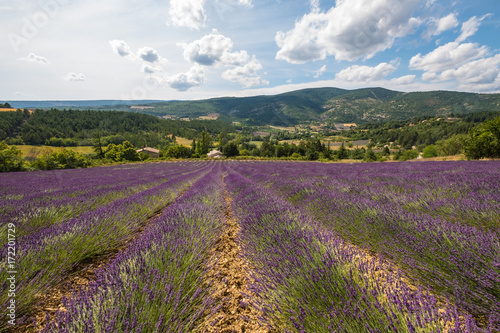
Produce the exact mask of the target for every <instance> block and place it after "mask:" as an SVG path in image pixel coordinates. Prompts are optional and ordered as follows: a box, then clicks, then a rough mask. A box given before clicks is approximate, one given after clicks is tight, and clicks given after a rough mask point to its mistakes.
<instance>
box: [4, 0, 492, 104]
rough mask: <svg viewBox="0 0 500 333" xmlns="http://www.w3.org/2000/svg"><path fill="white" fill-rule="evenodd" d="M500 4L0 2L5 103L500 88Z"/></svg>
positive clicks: (389, 0) (435, 0) (410, 0)
mask: <svg viewBox="0 0 500 333" xmlns="http://www.w3.org/2000/svg"><path fill="white" fill-rule="evenodd" d="M499 9H500V2H498V0H476V1H462V0H457V1H442V0H337V1H321V0H309V1H306V0H304V1H292V0H270V1H258V0H170V1H168V0H163V1H159V0H106V1H98V0H86V1H83V0H40V1H27V0H16V1H15V2H14V1H10V0H0V13H1V16H2V24H1V26H0V35H1V36H2V38H1V39H0V49H1V50H2V52H0V101H4V100H5V101H9V100H53V99H58V100H64V99H66V100H67V99H162V100H174V99H176V100H191V99H201V98H210V97H219V96H251V95H259V94H275V93H281V92H286V91H291V90H296V89H302V88H308V87H325V86H330V87H339V88H345V89H354V88H361V87H373V86H380V87H385V88H388V89H394V90H399V91H426V90H457V91H470V92H500V38H498V35H499V33H500V10H499Z"/></svg>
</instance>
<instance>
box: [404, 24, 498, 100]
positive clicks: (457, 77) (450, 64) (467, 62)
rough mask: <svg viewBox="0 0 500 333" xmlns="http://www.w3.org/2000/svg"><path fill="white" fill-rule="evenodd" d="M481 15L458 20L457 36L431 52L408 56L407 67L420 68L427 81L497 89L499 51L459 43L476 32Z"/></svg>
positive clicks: (468, 88) (488, 89)
mask: <svg viewBox="0 0 500 333" xmlns="http://www.w3.org/2000/svg"><path fill="white" fill-rule="evenodd" d="M489 15H490V14H488V15H485V16H483V17H481V18H477V17H475V16H474V17H472V18H471V19H469V20H468V21H466V22H464V23H463V24H462V28H461V33H460V36H459V37H458V38H457V39H456V40H455V41H454V42H450V43H448V44H445V45H443V46H440V47H438V48H436V49H435V50H433V51H432V52H430V53H428V54H426V55H421V54H420V53H419V54H417V55H416V56H414V57H413V58H411V60H410V69H416V70H422V71H423V72H424V73H423V74H422V79H423V80H424V81H429V82H446V81H455V82H456V83H457V84H458V87H459V89H463V90H468V91H491V90H498V89H500V54H497V55H494V56H491V54H490V50H489V49H488V47H487V46H480V45H479V44H477V43H463V41H464V40H466V39H467V38H469V37H470V36H473V35H475V34H476V32H477V30H478V29H479V26H480V23H481V21H482V20H484V19H485V18H486V17H488V16H489Z"/></svg>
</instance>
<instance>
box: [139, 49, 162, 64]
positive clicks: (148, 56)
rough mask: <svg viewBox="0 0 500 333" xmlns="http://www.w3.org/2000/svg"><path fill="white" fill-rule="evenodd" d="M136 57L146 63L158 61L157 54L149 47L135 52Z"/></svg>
mask: <svg viewBox="0 0 500 333" xmlns="http://www.w3.org/2000/svg"><path fill="white" fill-rule="evenodd" d="M137 56H138V57H139V58H141V59H142V60H144V61H146V62H151V63H153V62H157V61H158V60H160V56H159V54H158V52H157V51H156V50H155V49H153V48H150V47H143V48H141V49H139V50H138V51H137Z"/></svg>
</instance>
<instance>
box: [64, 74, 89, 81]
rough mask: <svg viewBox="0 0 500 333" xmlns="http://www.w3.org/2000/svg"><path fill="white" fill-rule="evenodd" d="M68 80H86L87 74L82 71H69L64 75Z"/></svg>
mask: <svg viewBox="0 0 500 333" xmlns="http://www.w3.org/2000/svg"><path fill="white" fill-rule="evenodd" d="M64 79H65V80H67V81H85V79H86V78H85V75H83V74H82V73H69V74H68V75H66V76H65V77H64Z"/></svg>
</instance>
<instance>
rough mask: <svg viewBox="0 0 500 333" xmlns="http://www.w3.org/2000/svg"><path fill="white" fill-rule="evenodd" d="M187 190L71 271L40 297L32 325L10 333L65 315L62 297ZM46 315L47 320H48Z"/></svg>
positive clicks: (41, 326) (31, 329) (92, 277)
mask: <svg viewBox="0 0 500 333" xmlns="http://www.w3.org/2000/svg"><path fill="white" fill-rule="evenodd" d="M189 188H190V187H187V188H185V189H184V190H182V192H181V193H180V194H179V195H178V196H177V197H176V198H175V199H174V200H172V201H171V202H170V203H168V204H167V205H165V206H164V207H162V208H161V209H158V210H157V211H155V212H154V213H153V214H152V215H151V216H150V217H149V218H148V219H146V220H144V221H143V222H142V223H141V224H139V226H138V227H137V229H135V230H134V231H133V232H132V233H131V235H130V237H129V238H128V239H126V240H125V241H124V242H123V243H122V244H121V245H120V246H118V247H116V248H115V249H113V250H110V251H109V252H107V253H105V254H103V255H100V256H98V257H95V258H91V259H89V260H85V261H83V262H81V263H80V264H79V265H77V266H76V267H74V268H73V269H72V270H71V272H69V274H68V276H67V277H66V278H65V279H64V280H63V281H62V282H61V283H59V284H58V285H57V286H55V287H53V288H51V289H50V290H49V291H48V292H46V293H45V294H43V295H40V298H39V301H38V304H37V305H36V306H35V309H34V311H33V312H32V314H31V315H30V318H31V319H32V323H30V324H25V325H21V326H18V327H16V328H15V330H13V331H9V330H7V332H8V333H10V332H16V333H17V332H39V331H40V330H43V329H44V328H45V325H46V324H47V319H49V320H53V318H54V316H55V314H56V312H57V311H66V309H65V308H64V306H63V304H62V299H63V298H64V297H69V296H71V294H72V293H73V292H75V291H76V290H78V289H80V288H85V287H86V286H88V285H89V284H90V282H91V281H93V280H95V272H96V271H97V270H98V269H101V268H102V267H104V266H106V265H107V264H109V263H110V262H111V261H112V260H113V259H114V258H115V257H116V256H117V255H118V254H119V253H120V252H122V251H125V250H126V249H127V248H128V247H129V246H130V244H131V243H132V242H133V241H134V240H136V239H137V238H139V237H141V235H143V234H144V232H145V231H146V230H148V229H149V228H151V227H152V226H153V221H154V220H155V219H156V218H157V217H158V216H160V215H162V214H163V212H164V211H165V210H166V209H168V207H170V206H171V205H172V204H173V203H175V202H176V201H177V200H179V199H180V198H182V196H183V195H184V194H185V193H186V192H187V191H188V190H189ZM47 315H48V317H49V318H47Z"/></svg>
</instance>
